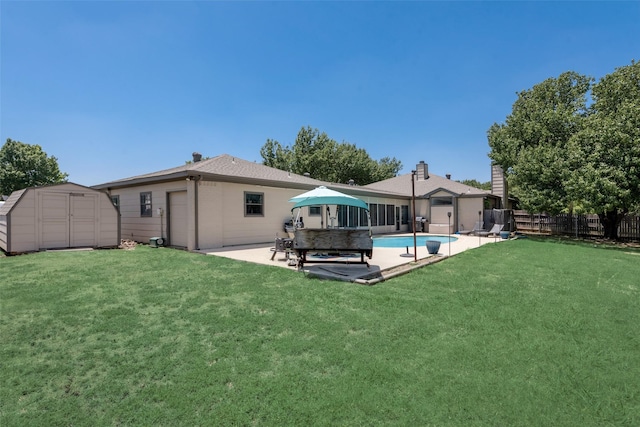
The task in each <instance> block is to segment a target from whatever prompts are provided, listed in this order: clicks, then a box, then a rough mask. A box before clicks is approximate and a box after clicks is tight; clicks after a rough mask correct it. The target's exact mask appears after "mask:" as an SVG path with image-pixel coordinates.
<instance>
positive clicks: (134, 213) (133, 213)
mask: <svg viewBox="0 0 640 427" xmlns="http://www.w3.org/2000/svg"><path fill="white" fill-rule="evenodd" d="M185 190H187V181H176V182H169V183H161V184H152V185H141V186H139V187H130V188H119V189H114V190H112V191H111V192H110V194H111V195H112V196H119V199H120V206H119V208H120V234H121V236H122V238H123V239H131V240H135V241H137V242H145V243H148V242H149V239H151V238H152V237H163V238H166V237H167V193H168V192H171V191H185ZM147 191H150V192H151V216H150V217H143V216H140V193H143V192H147ZM158 209H160V211H159V210H158Z"/></svg>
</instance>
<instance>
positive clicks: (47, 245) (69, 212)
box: [40, 193, 97, 249]
mask: <svg viewBox="0 0 640 427" xmlns="http://www.w3.org/2000/svg"><path fill="white" fill-rule="evenodd" d="M96 202H97V196H96V195H94V194H83V193H77V194H76V193H71V194H68V193H67V194H65V193H41V194H40V218H41V221H42V225H41V227H40V249H53V248H69V247H72V248H73V247H81V246H95V244H96Z"/></svg>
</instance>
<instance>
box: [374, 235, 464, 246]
mask: <svg viewBox="0 0 640 427" xmlns="http://www.w3.org/2000/svg"><path fill="white" fill-rule="evenodd" d="M427 240H437V241H438V242H440V243H449V236H416V245H417V246H424V245H425V242H426V241H427ZM456 240H458V238H457V237H453V236H451V241H452V242H455V241H456ZM405 246H411V247H413V236H402V237H399V236H396V237H374V238H373V247H374V248H404V247H405Z"/></svg>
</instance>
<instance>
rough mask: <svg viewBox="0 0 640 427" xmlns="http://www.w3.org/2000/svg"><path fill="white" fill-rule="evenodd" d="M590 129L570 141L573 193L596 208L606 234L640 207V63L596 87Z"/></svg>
mask: <svg viewBox="0 0 640 427" xmlns="http://www.w3.org/2000/svg"><path fill="white" fill-rule="evenodd" d="M592 98H593V104H592V105H591V108H590V114H589V117H588V118H587V119H586V121H585V125H584V127H583V128H582V129H581V130H580V131H578V132H577V133H576V134H575V135H574V136H573V138H572V139H571V141H570V147H569V150H568V151H569V161H570V164H571V171H572V173H571V175H570V179H569V182H568V186H569V189H570V192H571V193H572V194H574V195H575V197H576V198H579V199H580V200H581V201H582V203H583V204H584V205H585V206H586V207H588V208H589V209H591V210H592V211H593V212H596V213H597V214H598V216H599V218H600V222H601V224H602V225H603V227H604V237H605V238H612V239H617V238H618V226H619V224H620V220H621V219H622V218H623V217H624V216H625V215H626V214H627V213H628V212H631V211H634V210H636V211H637V210H640V63H638V62H634V61H632V62H631V65H628V66H625V67H620V68H618V69H616V70H615V71H614V72H613V73H611V74H609V75H607V76H605V77H603V78H602V79H601V80H600V81H599V82H598V83H596V84H594V85H593V88H592Z"/></svg>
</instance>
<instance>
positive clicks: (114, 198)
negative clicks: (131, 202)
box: [111, 196, 120, 208]
mask: <svg viewBox="0 0 640 427" xmlns="http://www.w3.org/2000/svg"><path fill="white" fill-rule="evenodd" d="M111 203H113V206H115V207H117V208H119V207H120V196H111Z"/></svg>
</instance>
